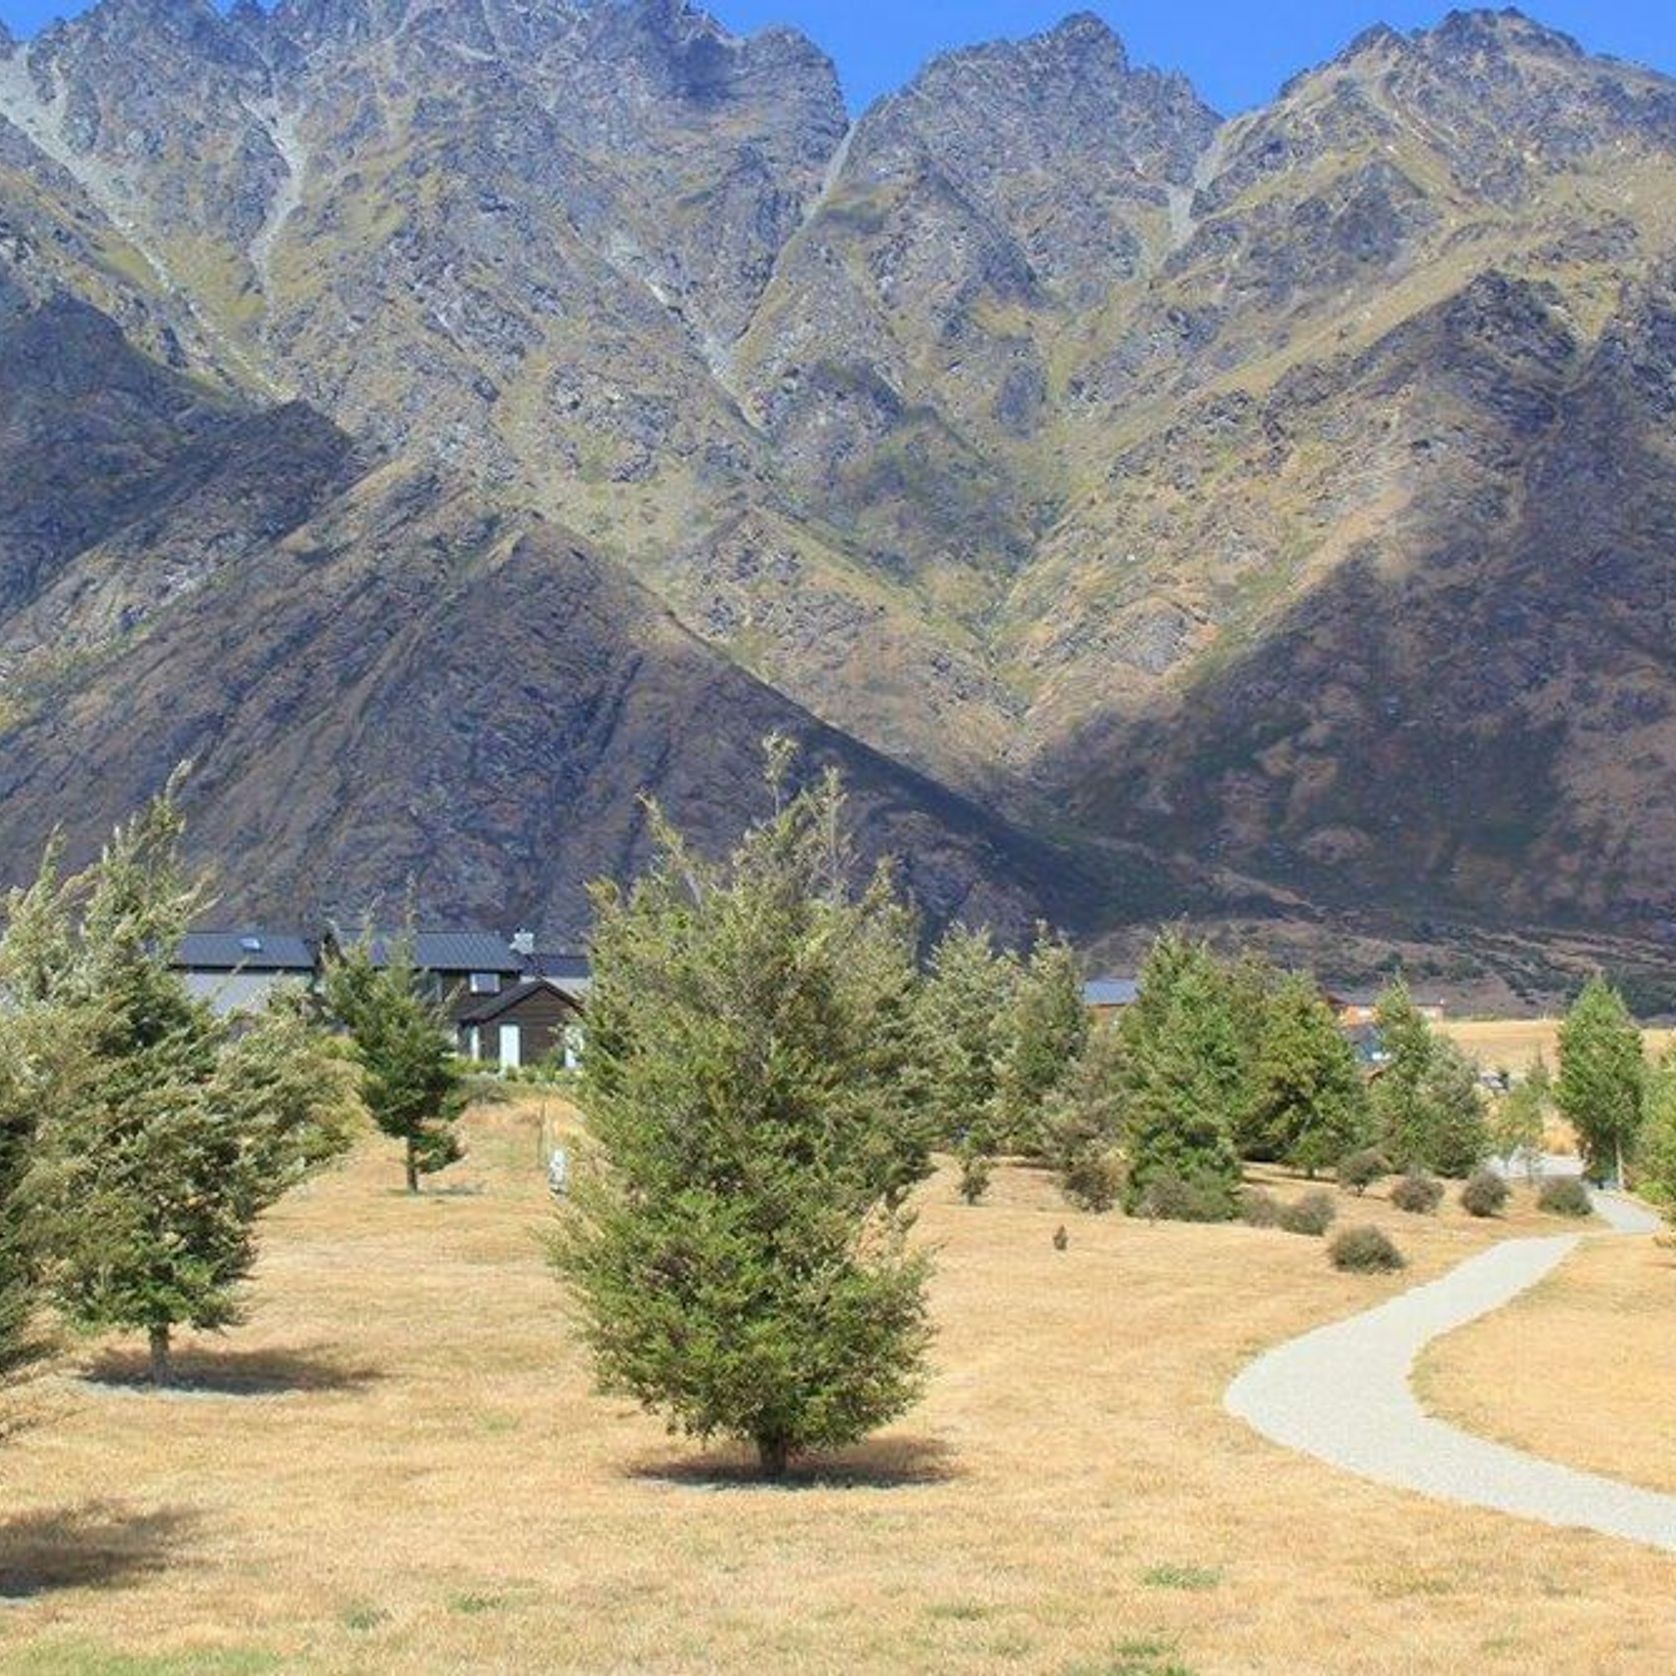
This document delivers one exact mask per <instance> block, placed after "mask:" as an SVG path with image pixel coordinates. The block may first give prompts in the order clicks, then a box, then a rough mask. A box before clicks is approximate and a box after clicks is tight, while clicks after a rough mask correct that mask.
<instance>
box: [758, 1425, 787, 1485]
mask: <svg viewBox="0 0 1676 1676" xmlns="http://www.w3.org/2000/svg"><path fill="white" fill-rule="evenodd" d="M757 1459H758V1460H759V1461H760V1462H761V1463H762V1476H763V1477H764V1478H766V1479H768V1481H769V1482H770V1483H775V1482H778V1480H780V1479H782V1478H784V1477H785V1475H786V1465H787V1463H788V1462H789V1461H790V1459H791V1447H790V1445H789V1444H788V1443H787V1442H786V1440H785V1439H784V1438H783V1437H777V1436H769V1437H759V1438H758V1439H757Z"/></svg>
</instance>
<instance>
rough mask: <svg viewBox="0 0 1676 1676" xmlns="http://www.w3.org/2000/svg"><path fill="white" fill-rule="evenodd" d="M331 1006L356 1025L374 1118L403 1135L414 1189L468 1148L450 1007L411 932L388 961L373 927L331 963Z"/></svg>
mask: <svg viewBox="0 0 1676 1676" xmlns="http://www.w3.org/2000/svg"><path fill="white" fill-rule="evenodd" d="M325 989H326V1006H327V1009H328V1011H329V1012H330V1013H331V1014H332V1016H333V1017H334V1018H336V1019H337V1021H338V1022H339V1023H340V1024H341V1025H342V1026H343V1027H344V1029H345V1030H346V1031H348V1033H349V1041H350V1046H351V1048H352V1050H353V1052H354V1055H355V1058H356V1061H357V1063H358V1064H359V1065H360V1067H361V1099H362V1101H363V1102H364V1103H365V1105H366V1108H367V1110H368V1111H369V1112H371V1113H372V1119H373V1122H374V1123H376V1124H377V1125H378V1127H379V1128H380V1129H381V1130H383V1131H384V1133H385V1134H386V1135H388V1136H390V1137H391V1139H393V1140H398V1141H400V1142H401V1143H402V1160H403V1167H404V1169H405V1172H406V1180H407V1190H408V1192H409V1193H417V1192H418V1191H419V1178H420V1177H421V1176H426V1175H434V1174H436V1172H437V1171H439V1170H445V1169H447V1167H448V1166H449V1165H450V1164H452V1163H454V1162H455V1161H456V1160H457V1159H458V1158H459V1157H460V1156H461V1149H460V1142H459V1137H458V1136H457V1135H456V1134H455V1132H454V1125H455V1123H456V1122H457V1121H458V1119H459V1117H460V1114H461V1113H462V1112H463V1111H464V1110H465V1107H466V1095H465V1079H464V1074H463V1072H462V1071H461V1069H460V1064H459V1061H458V1059H457V1058H456V1056H455V1053H454V1041H453V1035H452V1032H451V1030H450V1026H449V1020H448V1013H447V1009H446V1008H445V1007H444V1006H443V1005H442V1003H441V1001H440V1000H438V999H437V998H435V997H434V996H432V995H431V994H429V993H428V992H427V990H426V988H425V980H424V976H423V974H422V973H421V972H420V971H419V969H418V967H417V966H416V965H415V963H414V956H413V938H412V935H411V933H409V934H407V935H405V936H402V937H399V938H397V939H396V941H395V942H394V943H393V944H392V945H391V947H390V948H389V949H388V950H387V951H386V958H385V960H384V961H383V962H382V964H381V963H380V962H379V961H378V959H377V958H376V957H375V953H374V950H373V946H372V938H371V936H370V935H368V936H365V937H363V938H362V939H361V940H360V941H359V942H358V943H354V944H351V945H350V946H349V947H348V948H346V949H344V950H342V951H341V952H340V953H338V954H336V955H334V956H333V957H332V959H331V960H329V961H328V962H327V966H326V985H325Z"/></svg>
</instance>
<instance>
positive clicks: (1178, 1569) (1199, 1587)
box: [1141, 1565, 1222, 1592]
mask: <svg viewBox="0 0 1676 1676" xmlns="http://www.w3.org/2000/svg"><path fill="white" fill-rule="evenodd" d="M1141 1581H1142V1582H1143V1583H1144V1584H1146V1586H1147V1587H1148V1588H1149V1589H1185V1590H1188V1591H1190V1592H1203V1591H1204V1590H1206V1589H1214V1588H1215V1587H1216V1585H1217V1584H1218V1583H1220V1582H1221V1581H1222V1573H1221V1572H1220V1571H1218V1570H1216V1569H1215V1568H1214V1567H1212V1566H1205V1565H1155V1566H1150V1567H1148V1569H1147V1570H1145V1571H1143V1572H1142V1573H1141Z"/></svg>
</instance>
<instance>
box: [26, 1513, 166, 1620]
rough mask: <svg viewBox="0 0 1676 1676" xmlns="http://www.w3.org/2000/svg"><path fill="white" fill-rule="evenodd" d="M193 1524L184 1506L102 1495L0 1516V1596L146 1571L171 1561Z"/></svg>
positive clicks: (103, 1582)
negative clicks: (146, 1505) (143, 1507)
mask: <svg viewBox="0 0 1676 1676" xmlns="http://www.w3.org/2000/svg"><path fill="white" fill-rule="evenodd" d="M197 1523H198V1515H197V1514H196V1513H194V1512H193V1511H191V1510H190V1509H188V1508H175V1507H165V1508H159V1509H157V1510H156V1511H154V1512H150V1513H140V1512H135V1511H134V1510H133V1509H131V1508H126V1507H122V1506H120V1505H118V1504H117V1503H114V1502H107V1501H93V1502H85V1503H83V1504H82V1505H81V1506H80V1507H49V1508H43V1509H42V1510H40V1511H39V1512H35V1513H18V1514H14V1515H13V1516H12V1517H11V1518H9V1519H4V1520H0V1600H11V1601H19V1600H33V1599H35V1598H36V1597H38V1596H40V1595H45V1594H53V1593H56V1592H57V1591H58V1590H60V1589H114V1588H119V1587H121V1586H122V1585H123V1584H124V1583H133V1582H137V1581H139V1580H140V1579H142V1578H145V1577H150V1576H154V1575H156V1574H157V1573H158V1572H161V1571H164V1570H166V1569H167V1568H168V1567H169V1566H170V1565H172V1564H174V1563H175V1562H176V1561H177V1560H178V1558H179V1556H180V1551H181V1549H182V1547H183V1546H184V1545H185V1543H186V1541H187V1539H188V1538H189V1537H190V1536H191V1534H192V1531H193V1528H194V1527H195V1526H196V1525H197Z"/></svg>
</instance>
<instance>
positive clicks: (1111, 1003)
mask: <svg viewBox="0 0 1676 1676" xmlns="http://www.w3.org/2000/svg"><path fill="white" fill-rule="evenodd" d="M1140 993H1141V983H1140V979H1139V978H1090V979H1089V980H1088V982H1087V983H1085V984H1084V985H1083V986H1082V1004H1083V1005H1084V1006H1085V1007H1087V1008H1088V1010H1089V1011H1090V1012H1091V1013H1093V1014H1094V1016H1095V1017H1096V1018H1110V1017H1112V1016H1114V1015H1115V1014H1117V1013H1120V1012H1122V1011H1123V1009H1124V1008H1125V1007H1132V1006H1134V1004H1135V1002H1136V1001H1137V1000H1139V999H1140Z"/></svg>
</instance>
